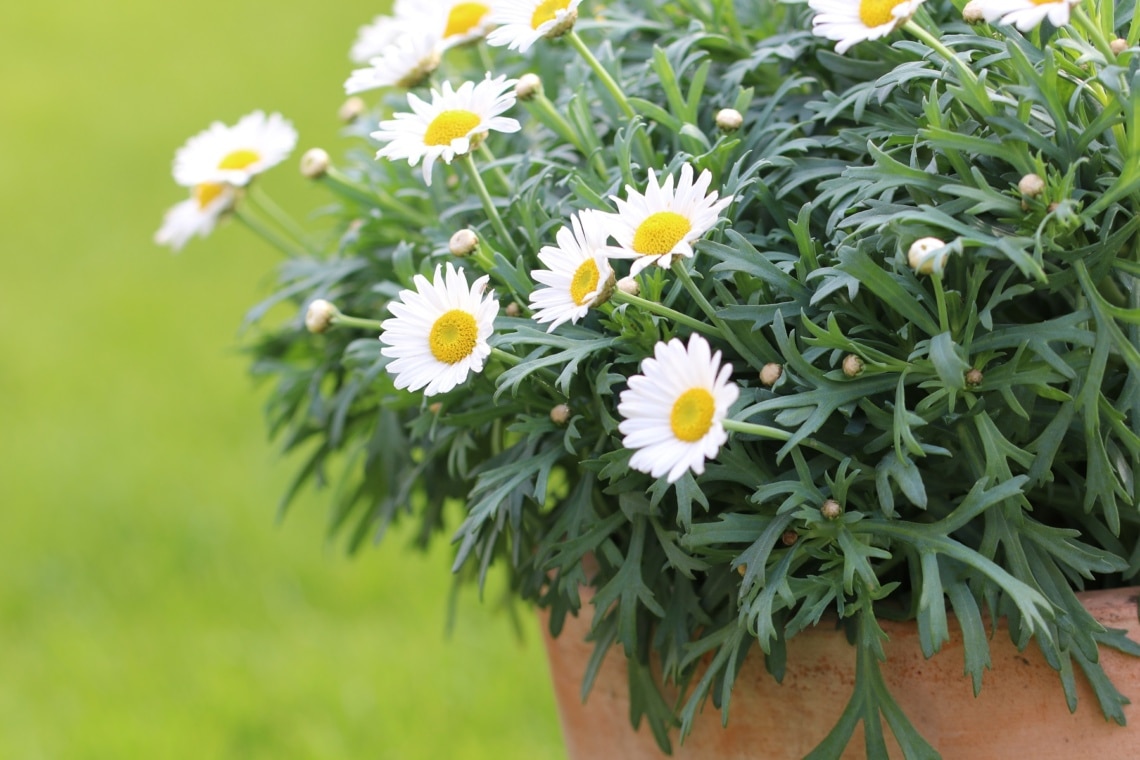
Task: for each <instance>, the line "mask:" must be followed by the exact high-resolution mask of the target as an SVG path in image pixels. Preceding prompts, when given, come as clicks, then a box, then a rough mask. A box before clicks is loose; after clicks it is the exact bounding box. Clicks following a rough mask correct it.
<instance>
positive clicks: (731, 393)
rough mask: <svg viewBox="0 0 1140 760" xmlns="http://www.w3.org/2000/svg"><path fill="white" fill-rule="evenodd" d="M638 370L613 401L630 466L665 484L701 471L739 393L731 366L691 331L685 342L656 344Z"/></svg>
mask: <svg viewBox="0 0 1140 760" xmlns="http://www.w3.org/2000/svg"><path fill="white" fill-rule="evenodd" d="M641 373H642V374H640V375H634V376H633V377H631V378H630V379H629V388H628V389H627V390H624V391H622V394H621V402H620V403H619V404H618V413H619V414H621V416H622V417H623V418H624V419H623V420H622V422H621V424H620V425H618V430H619V431H621V433H622V435H623V436H625V437H624V438H623V439H622V444H623V445H624V446H625V447H626V448H627V449H634V450H635V451H634V454H633V457H632V458H631V459H630V460H629V465H630V467H632V468H633V469H635V470H638V471H640V472H646V473H649V474H650V475H652V476H653V477H655V478H659V477H661V476H662V475H665V476H666V479H667V480H668V481H669V482H670V483H675V482H676V481H677V479H678V478H680V477H681V476H682V475H684V474H685V471H686V470H692V471H693V472H694V473H696V474H697V475H700V474H701V473H703V472H704V471H705V460H706V459H712V458H714V457H715V456H716V455H717V452H719V451H720V447H721V446H722V445H723V444H724V442H725V441H726V440H728V433H726V432H725V430H724V425H723V422H724V418H725V417H726V416H727V414H728V408H729V407H730V406H732V404H733V403H734V402H735V401H736V399H737V397H738V396H739V395H740V389H739V388H738V387H737V385H736V383H734V382H732V380H730V379H729V376H730V375H731V374H732V365H730V364H721V361H720V351H717V352H716V353H714V354H711V355H710V349H709V344H708V342H707V341H706V340H705V339H704V338H703V337H701V336H700V335H698V334H696V333H693V335H691V336H690V337H689V345H688V346H687V347H686V346H685V345H684V344H683V343H681V341H680V340H678V339H677V338H674V339H673V340H671V341H669V342H668V343H658V344H657V346H656V348H655V349H654V351H653V357H651V358H649V359H646V360H645V361H643V362H642V363H641Z"/></svg>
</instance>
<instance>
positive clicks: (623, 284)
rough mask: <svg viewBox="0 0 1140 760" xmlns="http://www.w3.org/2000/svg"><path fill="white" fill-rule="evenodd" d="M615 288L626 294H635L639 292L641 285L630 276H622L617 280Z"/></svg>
mask: <svg viewBox="0 0 1140 760" xmlns="http://www.w3.org/2000/svg"><path fill="white" fill-rule="evenodd" d="M617 289H618V290H620V291H621V292H622V293H625V294H626V295H628V296H635V295H637V294H638V293H640V292H641V286H640V285H638V284H637V280H635V279H634V278H632V277H622V278H621V279H620V280H618V282H617Z"/></svg>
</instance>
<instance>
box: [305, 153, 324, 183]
mask: <svg viewBox="0 0 1140 760" xmlns="http://www.w3.org/2000/svg"><path fill="white" fill-rule="evenodd" d="M328 170H329V154H328V153H327V152H325V151H324V150H322V149H320V148H310V149H309V150H307V151H305V155H303V156H301V175H302V176H304V177H307V178H308V179H320V178H321V177H323V176H325V172H327V171H328Z"/></svg>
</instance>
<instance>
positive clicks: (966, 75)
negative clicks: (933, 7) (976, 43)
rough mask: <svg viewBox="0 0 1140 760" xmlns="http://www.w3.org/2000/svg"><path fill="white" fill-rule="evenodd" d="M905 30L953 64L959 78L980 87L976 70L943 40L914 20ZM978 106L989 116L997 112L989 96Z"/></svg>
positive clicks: (904, 27) (905, 25)
mask: <svg viewBox="0 0 1140 760" xmlns="http://www.w3.org/2000/svg"><path fill="white" fill-rule="evenodd" d="M903 29H905V30H907V31H908V32H910V33H911V34H913V35H914V36H915V37H917V38H919V39H920V40H922V41H923V42H924V43H926V46H927V47H928V48H930V49H931V50H934V51H935V52H937V53H938V54H939V55H941V56H942V57H943V58H944V59H946V62H947V63H950V64H952V65H953V66H954V67H955V68H956V69H957V70H958V76H960V77H961V78H962V79H963V80H966V81H968V82H969V83H970V84H971V85H972V86H973V87H975V88H976V87H978V84H979V83H978V75H977V74H975V73H974V70H973V69H971V68H970V67H969V65H967V63H966V62H965V61H963V60H962V59H961V58H959V57H958V55H957V54H956V53H955V52H954V51H953V50H951V49H950V48H948V47H946V46H945V45H943V44H942V40H940V39H938V38H937V37H935V36H934V35H933V34H931V33H930V32H928V31H926V30H925V29H923V28H922V27H921V26H919V25H918V24H917V23H915V21H914V19H911V20H909V21H907V22H906V24H904V25H903ZM977 106H978V107H979V108H980V109H981V110H982V111H983V112H984V113H985V114H986V115H987V116H992V115H993V114H994V113H995V112H996V111H995V107H994V104H993V102H992V101H991V100H990V99H989V97H988V96H987V97H985V98H982V99H981V102H979V103H977Z"/></svg>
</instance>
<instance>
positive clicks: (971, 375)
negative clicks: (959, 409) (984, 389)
mask: <svg viewBox="0 0 1140 760" xmlns="http://www.w3.org/2000/svg"><path fill="white" fill-rule="evenodd" d="M984 377H985V376H984V375H982V371H981V370H980V369H970V370H968V371H967V372H966V385H968V386H970V387H971V388H977V387H978V386H979V385H981V384H982V380H983V379H984Z"/></svg>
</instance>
